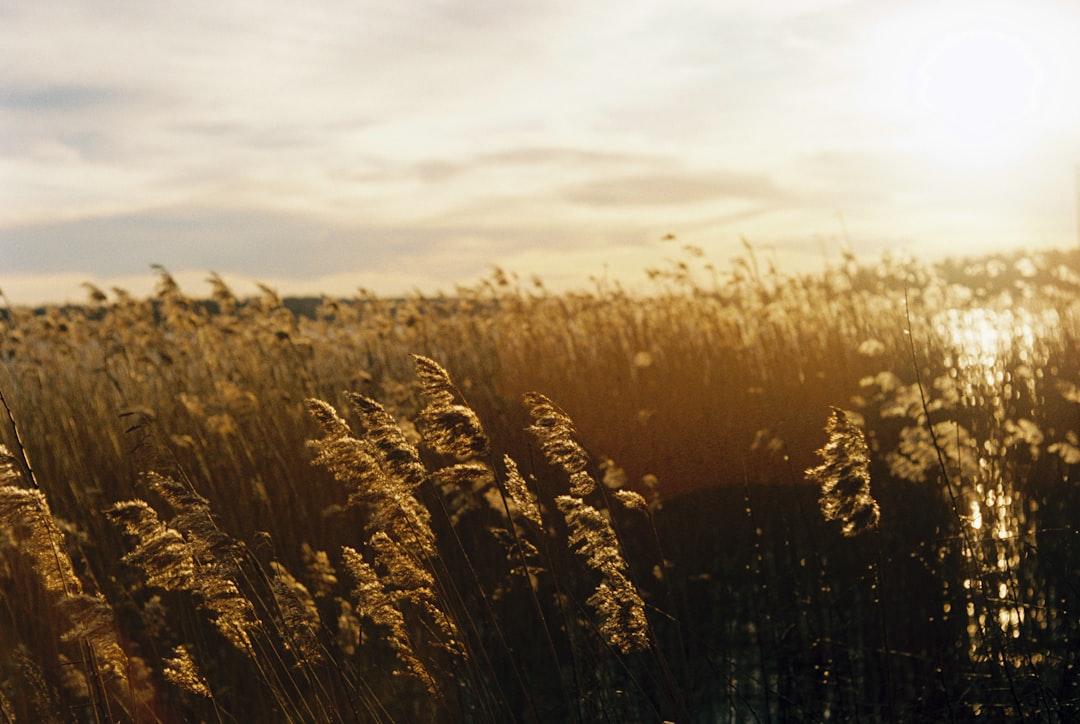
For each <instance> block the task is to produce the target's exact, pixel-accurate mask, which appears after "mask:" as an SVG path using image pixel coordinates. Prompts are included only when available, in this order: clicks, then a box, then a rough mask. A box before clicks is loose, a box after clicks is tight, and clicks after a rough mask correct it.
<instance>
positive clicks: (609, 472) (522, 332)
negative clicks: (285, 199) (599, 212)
mask: <svg viewBox="0 0 1080 724" xmlns="http://www.w3.org/2000/svg"><path fill="white" fill-rule="evenodd" d="M1075 262H1076V260H1075V259H1074V258H1073V256H1072V255H1069V254H1065V253H1059V254H1054V253H1046V254H1042V255H1038V256H1023V255H1016V256H1013V257H1000V258H996V257H995V258H985V259H977V260H971V261H967V262H950V263H945V264H941V265H938V266H936V267H927V266H923V265H920V264H918V263H917V262H915V261H914V260H910V259H900V258H889V257H886V258H884V259H883V260H882V261H881V262H880V263H879V264H877V265H866V266H859V265H858V264H856V263H855V261H854V260H853V259H851V258H849V257H845V258H844V259H843V260H842V261H841V263H839V264H838V265H836V266H834V267H832V268H830V269H829V270H827V271H826V272H825V273H823V274H820V275H813V276H788V275H784V274H781V273H780V272H778V271H776V270H775V269H774V268H772V267H771V266H770V265H768V264H766V263H763V262H762V260H759V259H758V258H757V257H756V256H755V255H754V253H753V252H752V250H750V251H748V253H747V255H746V256H745V257H744V258H742V259H739V260H736V261H735V262H734V263H733V264H732V266H731V267H730V269H727V270H719V269H717V268H715V267H713V266H711V265H709V264H708V263H707V261H706V260H705V259H704V258H703V255H702V254H701V253H700V251H699V250H696V249H693V248H687V249H685V250H684V252H683V256H681V257H678V258H675V259H673V260H672V261H671V262H670V264H668V265H667V266H664V267H662V268H658V269H654V270H650V271H649V274H648V275H649V277H650V279H651V282H650V284H651V286H650V287H649V288H647V289H646V290H645V291H644V292H640V291H639V292H635V293H631V292H629V291H627V290H625V289H623V288H621V287H619V286H617V285H614V286H613V285H608V284H600V285H598V286H597V288H596V289H595V290H593V291H591V292H579V293H572V294H553V293H550V292H548V291H547V290H546V289H544V288H543V286H542V285H540V284H538V283H534V284H532V285H524V284H522V283H521V282H520V281H519V280H517V279H515V278H513V277H511V276H508V275H506V274H503V273H502V272H498V271H497V272H496V273H495V274H494V275H493V276H492V278H491V280H490V281H488V282H485V283H483V284H481V285H478V286H476V287H473V288H461V289H457V290H455V292H454V293H453V294H452V295H448V296H444V297H438V298H410V299H398V300H390V299H380V298H376V297H374V296H372V295H370V294H367V293H364V292H360V293H358V294H357V296H356V297H354V298H352V299H328V298H327V299H322V300H317V301H314V302H308V303H307V304H306V306H304V307H303V309H302V310H301V309H300V306H299V303H298V302H297V301H295V300H293V301H288V303H287V301H286V300H282V299H281V298H279V297H278V295H277V294H276V293H274V291H273V290H271V289H268V288H262V289H261V295H260V296H259V297H257V298H252V299H239V298H237V297H236V296H235V295H234V294H233V292H232V291H231V290H230V289H229V288H228V287H227V286H226V285H225V283H224V282H223V281H222V280H221V279H220V278H218V277H216V276H213V277H211V279H210V280H209V281H210V285H211V295H210V297H209V298H208V299H196V298H192V297H189V296H188V295H186V294H185V293H184V292H183V291H182V290H181V289H180V288H179V287H178V285H177V284H176V283H175V281H174V280H173V279H172V278H171V277H170V276H169V274H168V272H167V271H165V270H159V284H158V288H157V290H156V292H155V293H154V295H152V296H151V297H150V298H147V299H136V298H133V297H131V296H130V295H128V294H127V293H125V292H123V291H122V290H111V291H110V292H109V293H106V292H104V291H102V290H99V289H96V288H93V287H88V297H89V298H88V301H87V302H86V304H84V305H81V306H69V307H62V308H61V307H52V308H48V309H44V310H29V309H22V308H11V307H8V308H7V309H5V310H4V313H3V315H2V321H0V325H2V335H0V390H2V392H3V395H4V405H5V407H6V408H7V409H8V411H9V413H10V416H9V417H6V419H5V420H4V424H3V425H2V426H0V427H2V429H3V432H2V435H0V440H2V441H3V444H4V445H5V447H4V448H3V459H2V460H0V477H2V480H0V497H2V498H3V499H2V501H0V554H2V555H0V601H2V602H3V604H4V605H3V607H2V608H0V714H2V716H3V718H4V720H8V721H10V720H14V721H34V722H37V721H50V720H60V721H63V720H80V721H81V720H92V721H115V720H124V721H170V722H171V721H200V720H201V721H230V720H232V721H251V720H259V721H354V720H360V721H419V720H441V721H477V720H480V721H509V720H525V721H602V720H607V721H663V720H674V721H772V720H807V721H818V720H821V719H824V718H837V719H842V720H879V719H892V720H895V721H908V720H912V719H927V718H931V719H938V720H952V721H966V720H970V719H974V718H978V717H989V718H991V719H1026V720H1033V721H1068V720H1070V719H1071V718H1074V717H1076V716H1078V715H1080V682H1078V681H1077V679H1076V671H1078V670H1080V669H1078V668H1077V666H1078V663H1080V662H1078V661H1077V651H1078V650H1080V647H1078V646H1077V637H1076V630H1077V629H1076V622H1075V618H1074V616H1073V615H1072V611H1073V610H1075V608H1076V606H1077V604H1078V601H1077V597H1078V594H1080V591H1078V590H1077V586H1076V580H1077V577H1076V574H1077V573H1078V572H1080V556H1078V553H1080V551H1078V550H1077V546H1076V536H1077V534H1078V533H1077V531H1078V528H1077V525H1076V522H1075V521H1076V515H1075V514H1076V512H1077V507H1076V506H1077V490H1078V482H1077V480H1078V471H1080V468H1078V466H1080V439H1078V434H1080V407H1078V406H1080V392H1078V391H1077V390H1078V389H1080V364H1078V360H1077V354H1078V345H1077V340H1078V323H1080V318H1078V309H1080V308H1078V306H1077V299H1078V297H1077V291H1080V276H1078V273H1077V266H1076V263H1075ZM804 471H805V472H804Z"/></svg>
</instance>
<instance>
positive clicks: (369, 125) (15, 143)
mask: <svg viewBox="0 0 1080 724" xmlns="http://www.w3.org/2000/svg"><path fill="white" fill-rule="evenodd" d="M1077 37H1080V7H1075V4H1074V3H1070V2H1066V1H1065V0H1033V1H1032V2H1028V3H1024V4H1020V3H1006V2H998V1H997V0H985V1H984V2H977V3H976V2H955V3H949V4H948V5H947V6H943V5H942V4H940V3H934V2H931V0H913V1H912V2H905V3H902V4H886V3H877V2H871V0H848V1H846V2H845V1H843V0H811V1H808V2H795V0H783V1H778V2H770V3H768V4H766V5H763V6H760V7H758V6H747V5H746V4H744V3H735V2H733V1H732V0H720V1H719V2H715V3H708V4H702V3H696V2H675V3H669V2H660V0H637V1H635V2H633V3H630V4H627V3H616V2H614V0H599V2H596V3H589V4H584V5H583V4H581V3H571V2H567V1H565V0H552V1H551V2H545V3H527V2H521V1H520V0H507V1H506V2H502V3H492V2H490V1H489V0H462V2H460V3H452V4H451V3H445V2H442V1H441V0H415V2H410V3H408V4H406V5H401V4H399V5H388V4H385V3H377V2H370V1H368V0H364V1H362V2H360V3H357V4H353V5H349V6H342V5H340V4H335V3H330V2H328V0H312V2H310V3H307V4H304V5H297V4H296V3H289V2H285V1H284V0H267V1H266V2H260V3H254V2H253V1H252V0H222V1H221V2H219V3H214V4H210V5H199V6H193V5H190V4H188V5H183V4H181V5H165V4H146V3H142V2H137V1H136V0H120V1H119V2H108V3H105V2H103V0H89V1H88V2H86V3H82V4H79V5H77V6H74V7H72V6H68V5H64V4H56V3H52V2H39V3H21V2H16V1H15V0H0V39H2V40H3V41H4V42H2V43H0V67H2V68H4V70H3V72H2V73H0V289H3V291H4V292H5V293H6V295H7V296H8V297H9V298H10V299H11V301H12V302H13V303H16V304H36V303H40V302H45V301H64V300H73V301H80V300H82V299H84V298H85V294H84V291H83V289H82V288H81V286H80V284H81V282H83V281H88V282H92V283H94V284H97V285H99V286H101V287H103V288H107V287H108V286H112V285H117V286H122V287H125V288H130V289H132V291H133V292H136V291H139V290H144V289H150V288H152V285H153V274H152V272H151V270H150V265H151V264H154V263H159V264H162V265H164V266H165V267H167V268H168V269H169V270H170V271H171V272H172V273H173V274H174V275H175V276H176V278H177V279H180V280H182V281H183V280H185V279H187V280H193V282H194V283H195V284H196V286H195V287H193V288H192V289H190V292H191V293H194V294H199V293H202V292H203V291H204V290H205V289H206V287H205V285H204V284H202V280H203V279H205V277H206V275H207V273H208V272H209V271H215V272H217V273H219V274H221V275H222V277H223V278H225V279H227V280H231V279H232V280H241V283H248V282H250V281H254V280H258V281H262V282H266V283H268V284H272V285H274V286H276V287H278V288H279V289H280V290H281V291H283V292H287V293H291V294H318V293H328V294H335V295H337V294H341V295H345V294H351V293H352V292H353V291H355V289H356V288H357V287H361V286H362V287H365V288H368V289H372V290H373V291H375V292H377V293H380V294H402V293H407V292H410V291H412V290H421V291H425V292H434V291H436V290H440V289H441V290H444V291H449V290H452V289H453V287H454V286H455V285H456V284H470V283H473V282H475V281H476V280H477V279H479V278H481V277H483V276H485V275H486V274H488V273H489V271H490V269H491V267H493V266H496V265H497V266H499V267H501V268H504V269H507V270H509V271H514V272H517V273H519V274H520V275H521V276H522V277H524V278H528V277H529V276H531V275H533V274H535V275H537V276H539V277H540V278H541V279H543V280H544V281H545V283H547V285H548V286H549V287H550V288H552V289H566V288H581V287H587V286H588V285H589V281H588V278H589V277H590V276H594V277H602V276H606V277H607V278H610V279H619V280H621V281H624V282H629V283H636V282H642V283H643V281H644V269H645V268H647V267H649V266H656V265H657V264H659V263H662V260H663V258H665V257H667V256H670V255H671V254H672V248H671V246H670V245H666V244H661V243H660V241H659V240H660V238H661V237H663V236H664V235H665V234H667V233H673V234H675V235H676V236H677V237H678V240H679V242H680V243H686V244H693V245H695V246H698V247H701V248H703V249H705V251H706V252H707V253H708V255H709V257H710V259H711V260H712V261H714V262H715V263H717V264H719V265H723V264H724V263H725V262H726V260H727V259H729V258H730V257H732V256H735V255H738V254H739V253H740V252H741V249H742V241H741V240H742V239H743V238H746V239H748V240H749V241H750V242H751V243H752V244H753V245H754V246H755V247H756V248H758V249H760V250H762V252H763V253H767V254H772V255H774V256H775V259H776V261H777V262H778V264H779V266H780V267H781V268H782V269H784V270H789V271H803V270H809V269H816V268H820V265H821V263H822V261H823V259H824V258H825V257H826V256H835V255H836V253H837V251H838V250H839V248H841V247H842V246H845V245H847V244H848V243H850V244H851V246H852V247H853V249H854V251H855V252H856V253H857V254H858V255H860V256H862V257H865V258H868V259H875V258H877V257H878V256H879V255H880V253H881V252H883V251H886V250H903V251H908V252H911V253H913V254H915V255H916V256H918V257H919V258H923V259H926V260H933V259H936V258H940V257H942V256H946V255H968V254H977V253H982V252H985V251H996V250H1005V249H1008V248H1016V247H1058V248H1060V247H1064V246H1072V245H1074V244H1075V243H1076V240H1077V228H1076V203H1077V198H1076V197H1077V181H1076V164H1077V162H1078V161H1080V94H1078V93H1077V88H1080V50H1078V49H1077V45H1078V44H1077V43H1076V42H1075V38H1077Z"/></svg>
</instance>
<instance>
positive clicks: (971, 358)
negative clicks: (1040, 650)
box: [932, 307, 1059, 660]
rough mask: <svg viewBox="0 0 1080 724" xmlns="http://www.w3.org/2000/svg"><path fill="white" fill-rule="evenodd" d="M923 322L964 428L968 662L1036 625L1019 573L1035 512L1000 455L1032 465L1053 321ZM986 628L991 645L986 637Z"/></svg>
mask: <svg viewBox="0 0 1080 724" xmlns="http://www.w3.org/2000/svg"><path fill="white" fill-rule="evenodd" d="M932 323H933V326H934V329H935V332H936V333H937V335H938V337H939V339H941V340H942V341H943V343H944V349H945V359H944V362H945V366H946V368H947V369H948V374H949V377H951V378H952V380H953V381H954V383H955V385H956V392H957V398H956V400H957V406H956V409H955V410H953V412H954V419H955V420H956V422H957V424H958V425H960V426H963V427H964V428H965V429H966V432H967V434H968V435H967V437H968V439H967V440H966V441H965V442H966V445H967V447H968V450H967V451H965V452H968V453H970V455H971V457H972V458H973V459H974V461H976V465H975V466H974V467H969V468H966V469H967V470H974V471H975V473H974V474H973V475H972V474H971V473H970V472H969V474H968V475H967V476H966V477H965V476H962V475H959V474H957V471H953V470H950V471H949V473H950V475H951V476H955V477H954V480H955V482H956V484H957V487H958V492H959V494H960V495H961V497H962V500H964V501H965V503H964V505H965V509H966V512H967V515H966V516H965V521H966V523H967V526H968V531H967V535H966V536H965V542H964V543H963V555H964V558H965V560H966V561H967V563H968V564H969V565H970V568H969V570H970V571H971V572H972V575H971V576H970V577H967V578H965V580H964V581H963V586H964V588H965V589H966V590H968V591H970V592H971V593H972V594H973V599H974V601H979V602H980V604H981V605H978V606H976V605H975V603H974V601H971V600H969V603H968V605H967V606H966V613H967V618H968V625H967V629H968V633H969V636H970V647H969V653H970V655H971V657H972V659H973V660H979V659H981V660H985V659H986V658H987V657H989V656H991V651H992V649H993V648H994V647H993V646H992V645H991V639H1000V638H1001V637H1004V639H1006V640H1008V639H1018V638H1020V637H1021V636H1022V634H1023V630H1022V629H1023V626H1024V624H1025V623H1026V622H1029V621H1030V622H1031V623H1033V624H1035V625H1045V621H1042V620H1041V619H1042V618H1043V617H1044V614H1043V612H1042V611H1041V610H1040V607H1039V605H1038V603H1039V602H1038V600H1037V599H1038V598H1039V596H1038V594H1037V593H1036V591H1037V590H1038V588H1039V587H1038V585H1037V584H1035V585H1033V582H1031V581H1027V580H1026V579H1025V577H1024V575H1023V573H1022V571H1021V570H1020V563H1021V559H1022V552H1023V550H1022V549H1023V546H1024V545H1025V544H1026V542H1030V541H1032V540H1033V537H1034V535H1035V528H1034V522H1033V521H1031V519H1030V517H1029V516H1028V512H1029V506H1033V505H1035V504H1036V503H1035V501H1030V502H1028V501H1025V500H1024V496H1022V495H1021V492H1020V491H1019V490H1018V483H1019V482H1020V480H1019V478H1020V472H1021V471H1020V469H1019V467H1018V465H1017V463H1016V462H1015V461H1014V460H1013V459H1012V458H1011V457H1010V456H1009V453H1010V451H1012V450H1015V449H1016V448H1017V446H1019V445H1025V444H1026V445H1027V446H1028V447H1029V449H1031V450H1032V455H1033V456H1034V455H1036V454H1037V447H1038V444H1039V443H1040V442H1041V441H1042V433H1041V431H1040V430H1039V429H1038V427H1037V426H1036V425H1035V423H1033V422H1032V421H1031V420H1030V419H1029V418H1030V417H1034V416H1035V414H1036V411H1037V407H1038V406H1039V404H1040V402H1041V400H1040V398H1039V396H1038V394H1037V388H1036V381H1037V380H1040V379H1042V377H1043V375H1044V367H1045V366H1046V365H1047V361H1048V352H1047V349H1048V346H1049V343H1050V342H1051V341H1052V338H1053V337H1054V336H1056V334H1057V333H1058V329H1059V326H1058V323H1059V320H1058V319H1057V315H1056V313H1055V312H1054V310H1052V309H1049V310H1046V311H1044V312H1040V313H1035V312H1031V311H1029V310H1026V309H1022V308H1021V309H1002V310H998V309H990V308H982V307H973V308H966V309H949V310H946V311H944V312H942V313H940V314H938V315H936V316H935V317H934V319H933V320H932ZM1023 393H1026V394H1023ZM961 470H963V468H961ZM1032 599H1036V600H1034V601H1033V600H1032ZM1033 604H1034V605H1033ZM995 625H996V627H997V630H998V631H999V632H1000V636H998V635H997V634H995V633H994V632H993V631H992V629H991V628H990V627H992V626H995Z"/></svg>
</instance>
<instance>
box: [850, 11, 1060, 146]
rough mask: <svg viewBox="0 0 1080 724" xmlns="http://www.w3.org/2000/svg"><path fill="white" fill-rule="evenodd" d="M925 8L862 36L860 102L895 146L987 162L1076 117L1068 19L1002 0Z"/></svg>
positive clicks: (899, 17)
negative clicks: (893, 133) (883, 123)
mask: <svg viewBox="0 0 1080 724" xmlns="http://www.w3.org/2000/svg"><path fill="white" fill-rule="evenodd" d="M949 8H950V9H942V7H941V6H936V5H935V6H924V8H923V9H922V10H919V11H912V12H908V13H906V14H904V13H900V14H897V15H894V16H892V17H890V18H889V19H888V20H887V21H886V22H884V23H882V24H881V25H880V26H879V27H878V28H876V29H875V30H874V31H872V32H871V33H869V37H868V45H867V61H868V63H867V80H866V83H867V86H866V92H865V96H864V101H865V102H866V103H867V104H868V106H869V107H870V108H871V109H872V110H873V111H874V112H876V113H879V114H881V115H882V116H883V117H884V119H885V120H887V121H888V122H889V124H888V125H889V127H890V128H895V129H897V140H896V145H897V146H902V147H904V148H905V149H906V150H911V151H915V152H919V153H922V154H925V155H927V156H930V157H932V158H934V159H936V160H939V161H943V162H949V163H960V164H963V165H976V166H993V165H998V164H1001V163H1004V162H1007V161H1009V160H1011V159H1012V158H1015V157H1016V156H1017V155H1019V154H1021V153H1023V152H1024V151H1025V150H1027V149H1029V148H1031V147H1032V146H1033V145H1035V144H1036V143H1038V142H1039V140H1040V139H1041V138H1043V137H1044V136H1046V135H1047V134H1049V133H1052V132H1054V131H1055V130H1060V129H1067V128H1069V127H1070V126H1071V125H1072V124H1074V123H1075V122H1076V121H1077V117H1078V114H1077V112H1076V110H1077V104H1076V100H1075V95H1076V94H1075V92H1073V89H1074V88H1075V86H1074V83H1075V82H1076V80H1077V77H1076V76H1077V69H1080V51H1078V50H1077V49H1076V47H1077V46H1076V44H1075V43H1073V42H1072V40H1071V39H1070V37H1069V35H1070V33H1071V30H1072V29H1074V28H1075V27H1076V23H1077V18H1076V17H1073V16H1070V15H1066V14H1064V12H1063V13H1062V14H1061V15H1060V16H1059V17H1051V16H1050V15H1048V14H1047V13H1045V12H1042V13H1040V12H1036V11H1035V10H1034V9H1032V8H1028V7H1019V6H1011V5H1008V4H1002V3H998V4H995V3H992V2H991V3H984V4H979V5H972V6H969V7H967V8H965V9H962V10H957V9H955V8H956V6H954V5H950V6H949Z"/></svg>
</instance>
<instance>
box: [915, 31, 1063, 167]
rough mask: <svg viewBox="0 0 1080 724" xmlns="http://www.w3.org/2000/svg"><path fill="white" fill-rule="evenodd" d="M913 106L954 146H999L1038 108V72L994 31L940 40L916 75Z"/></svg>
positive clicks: (1010, 39)
mask: <svg viewBox="0 0 1080 724" xmlns="http://www.w3.org/2000/svg"><path fill="white" fill-rule="evenodd" d="M916 78H917V89H918V97H917V99H918V102H919V104H920V105H921V107H922V108H923V109H924V110H925V111H926V112H928V113H929V114H930V115H931V116H932V118H933V120H935V121H936V122H938V123H940V124H941V125H942V126H943V128H942V130H943V131H944V132H945V133H946V134H947V135H948V136H950V137H952V138H953V140H954V141H956V142H958V143H964V144H976V145H979V146H989V145H1001V144H1003V143H1008V142H1009V138H1008V137H1009V136H1010V135H1011V134H1013V133H1016V132H1018V131H1022V128H1021V126H1023V124H1024V121H1025V120H1026V119H1028V118H1030V117H1031V115H1032V113H1033V112H1034V111H1036V110H1037V108H1038V106H1039V100H1040V93H1041V92H1042V70H1041V67H1040V63H1039V60H1038V59H1037V57H1036V56H1035V53H1034V49H1033V48H1031V47H1029V46H1027V45H1026V44H1025V43H1023V42H1022V41H1021V39H1020V38H1018V37H1015V36H1012V35H1009V34H1006V33H1004V32H1000V31H991V30H987V29H976V30H970V31H967V32H962V33H957V34H953V35H950V36H948V37H946V38H944V39H943V40H942V41H941V42H940V43H939V44H938V45H937V46H936V47H934V48H932V49H931V50H930V51H929V52H927V53H926V54H925V57H924V59H923V62H922V63H921V64H920V65H919V66H918V69H917V75H916Z"/></svg>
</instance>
